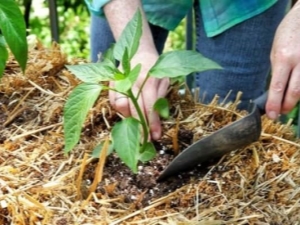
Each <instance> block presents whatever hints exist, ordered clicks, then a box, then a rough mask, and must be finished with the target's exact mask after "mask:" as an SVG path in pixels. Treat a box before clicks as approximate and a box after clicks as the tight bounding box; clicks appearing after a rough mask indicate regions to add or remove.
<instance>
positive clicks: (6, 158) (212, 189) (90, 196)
mask: <svg viewBox="0 0 300 225" xmlns="http://www.w3.org/2000/svg"><path fill="white" fill-rule="evenodd" d="M66 63H67V61H66V57H65V56H64V55H63V54H62V53H61V51H60V49H59V47H58V46H57V45H53V47H52V48H51V49H45V48H43V47H42V46H40V45H39V44H38V45H37V46H36V47H35V48H34V49H32V50H31V51H30V59H29V63H28V68H27V71H26V75H25V76H24V75H23V74H22V73H21V72H20V69H19V67H18V65H17V64H16V62H15V61H14V59H13V58H11V59H10V61H9V63H8V65H7V68H6V72H5V76H4V77H3V79H2V81H1V84H0V107H1V110H0V121H1V123H0V128H1V129H0V224H3V225H5V224H15V225H19V224H20V225H21V224H22V225H29V224H53V225H62V224H81V225H84V224H85V225H88V224H93V225H94V224H208V225H212V224H297V223H298V221H300V216H299V210H300V154H299V153H300V152H299V147H300V145H299V144H298V143H299V142H298V140H294V135H293V132H292V131H291V129H290V127H289V126H288V125H280V124H275V123H273V122H272V121H269V120H268V119H266V118H264V119H263V133H262V136H261V139H260V140H259V141H258V142H255V143H253V144H252V145H250V146H248V147H246V148H244V149H239V150H238V151H235V152H233V153H231V154H228V155H227V156H225V157H223V158H222V159H221V160H220V161H219V162H218V163H217V164H214V166H212V167H210V170H209V172H208V173H206V174H205V175H204V176H203V177H201V178H199V179H196V180H195V179H194V180H193V179H191V182H190V183H189V184H186V185H184V186H183V187H181V188H178V189H177V190H175V191H173V192H172V193H169V194H166V195H165V196H163V197H158V198H155V197H154V198H153V199H152V200H151V202H150V203H149V204H148V205H144V206H143V207H136V202H129V203H128V202H126V201H124V196H115V197H113V198H112V197H110V195H108V194H101V193H97V192H94V190H95V188H94V187H91V186H93V185H92V184H87V183H86V182H85V180H84V174H85V173H87V172H88V171H87V170H86V166H87V165H88V164H89V163H90V162H91V161H92V159H91V157H90V155H89V154H88V153H90V152H91V151H92V149H93V148H94V147H95V145H96V144H97V143H98V142H99V141H100V140H103V139H105V138H106V137H108V136H109V130H110V127H111V123H112V122H111V121H112V120H114V119H115V118H116V115H115V113H114V111H113V110H111V108H110V106H109V102H108V100H107V98H106V95H105V93H104V94H103V96H102V97H100V98H99V100H98V102H97V104H96V106H95V107H94V108H93V109H92V110H91V112H90V114H89V116H88V119H87V121H86V124H85V127H84V131H83V135H82V138H81V142H80V143H79V144H78V146H77V147H76V149H75V150H74V151H73V152H71V153H70V154H69V155H64V154H63V145H64V142H63V131H62V109H63V105H64V103H65V100H66V97H67V96H68V94H69V93H70V90H72V88H73V87H74V86H75V85H76V84H78V81H77V80H76V79H75V78H74V76H72V75H71V74H70V73H69V72H68V71H67V70H65V68H64V65H65V64H66ZM69 63H70V62H69ZM72 63H74V62H72ZM75 63H78V62H75ZM172 101H173V103H174V108H176V109H175V110H174V111H176V119H174V120H172V119H171V120H170V121H176V120H177V121H178V119H179V120H180V121H179V124H180V126H182V127H183V128H185V129H192V130H193V133H194V138H195V139H197V138H199V137H202V136H204V135H206V134H209V133H212V132H214V131H215V130H217V129H219V128H220V127H222V126H224V125H226V124H228V123H230V122H232V120H234V119H238V118H241V117H242V116H243V115H245V114H244V113H240V112H237V111H236V110H234V108H235V105H234V104H232V105H229V106H223V107H221V106H218V105H216V104H215V103H212V104H211V105H209V106H204V105H201V104H199V103H196V104H194V105H193V106H192V104H191V102H189V98H187V97H184V98H183V99H180V98H177V97H173V99H172ZM95 121H96V122H95ZM170 121H166V122H165V124H164V129H165V133H169V134H170V133H172V132H170V130H171V129H173V130H174V127H176V126H175V125H174V124H176V122H174V123H173V126H172V125H170ZM96 123H97V126H96V125H95V124H96ZM177 124H178V123H177ZM173 133H176V132H173ZM177 133H178V132H177ZM169 136H170V135H169ZM165 138H166V137H165ZM174 140H175V139H174V137H173V139H172V141H171V142H172V143H173V145H175V144H176V143H175V142H176V140H175V142H174ZM174 147H175V146H174ZM99 162H100V161H99ZM102 164H103V162H102ZM98 165H99V167H101V164H100V163H99V164H98ZM102 166H103V165H102ZM104 170H105V168H104ZM95 176H98V177H95V180H96V181H99V177H101V176H100V175H99V174H98V173H96V175H95ZM109 187H110V188H111V191H113V188H112V187H111V185H110V186H109V184H108V185H107V190H108V189H109Z"/></svg>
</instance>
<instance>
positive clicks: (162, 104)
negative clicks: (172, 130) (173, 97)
mask: <svg viewBox="0 0 300 225" xmlns="http://www.w3.org/2000/svg"><path fill="white" fill-rule="evenodd" d="M153 109H154V110H155V111H156V112H157V113H158V114H159V115H160V116H161V117H162V118H164V119H168V118H169V116H170V110H169V103H168V100H167V99H165V98H159V99H157V100H156V102H155V103H154V106H153Z"/></svg>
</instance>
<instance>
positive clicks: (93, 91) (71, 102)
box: [63, 83, 102, 153]
mask: <svg viewBox="0 0 300 225" xmlns="http://www.w3.org/2000/svg"><path fill="white" fill-rule="evenodd" d="M101 90H102V86H101V85H99V84H90V83H83V84H80V85H78V86H77V87H76V88H75V89H74V90H73V91H72V93H71V94H70V96H69V98H68V99H67V102H66V104H65V106H64V122H63V123H64V124H63V125H64V137H65V150H64V151H65V153H68V152H69V151H71V150H72V149H73V148H74V146H75V145H76V144H77V142H78V140H79V138H80V133H81V130H82V125H83V123H84V121H85V119H86V116H87V114H88V111H89V110H90V108H92V106H93V105H94V104H95V101H96V100H97V98H98V97H99V95H100V92H101Z"/></svg>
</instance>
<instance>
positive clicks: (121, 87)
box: [115, 78, 132, 94]
mask: <svg viewBox="0 0 300 225" xmlns="http://www.w3.org/2000/svg"><path fill="white" fill-rule="evenodd" d="M131 87H132V82H131V81H130V80H129V79H128V78H125V79H123V80H117V81H115V89H116V90H117V91H118V92H121V93H125V94H126V92H127V91H128V90H129V89H130V88H131Z"/></svg>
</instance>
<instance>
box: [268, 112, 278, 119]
mask: <svg viewBox="0 0 300 225" xmlns="http://www.w3.org/2000/svg"><path fill="white" fill-rule="evenodd" d="M268 117H269V118H270V119H272V120H276V119H277V113H276V112H275V111H270V112H268Z"/></svg>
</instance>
